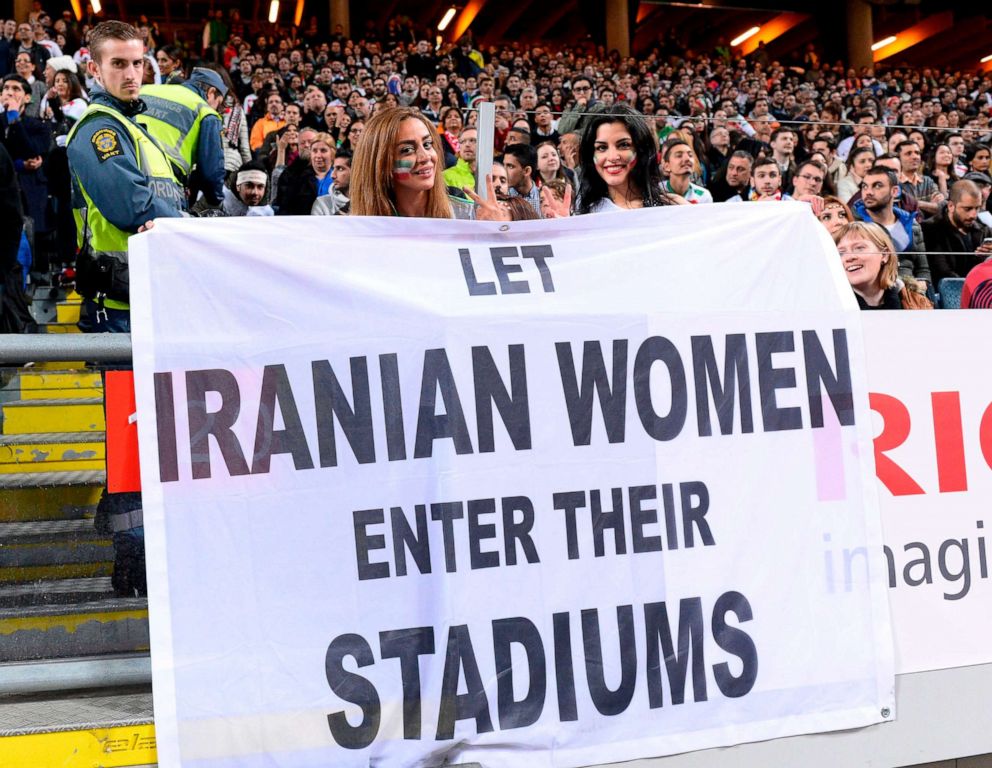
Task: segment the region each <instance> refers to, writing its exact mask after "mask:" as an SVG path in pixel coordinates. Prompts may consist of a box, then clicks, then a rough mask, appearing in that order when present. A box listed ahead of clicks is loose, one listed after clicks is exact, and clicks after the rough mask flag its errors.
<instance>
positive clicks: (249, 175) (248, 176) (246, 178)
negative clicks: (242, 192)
mask: <svg viewBox="0 0 992 768" xmlns="http://www.w3.org/2000/svg"><path fill="white" fill-rule="evenodd" d="M268 180H269V177H268V176H266V175H265V171H238V184H237V186H239V187H240V186H241V185H242V184H247V183H248V182H254V183H255V184H265V183H267V182H268Z"/></svg>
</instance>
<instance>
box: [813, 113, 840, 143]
mask: <svg viewBox="0 0 992 768" xmlns="http://www.w3.org/2000/svg"><path fill="white" fill-rule="evenodd" d="M820 111H821V112H822V111H823V110H820ZM818 141H825V142H827V146H828V147H830V148H831V149H837V141H836V140H835V139H834V137H833V136H832V135H831V134H829V133H827V132H826V131H823V132H822V133H818V134H816V136H814V137H813V142H812V143H814V144H815V143H816V142H818Z"/></svg>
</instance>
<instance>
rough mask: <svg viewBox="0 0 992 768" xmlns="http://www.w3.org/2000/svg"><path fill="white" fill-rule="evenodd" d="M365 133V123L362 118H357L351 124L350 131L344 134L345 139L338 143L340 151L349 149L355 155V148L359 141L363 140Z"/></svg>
mask: <svg viewBox="0 0 992 768" xmlns="http://www.w3.org/2000/svg"><path fill="white" fill-rule="evenodd" d="M364 131H365V121H364V120H362V119H361V118H357V119H355V120H353V121H352V122H351V125H349V126H348V131H347V132H346V133H344V134H342V135H343V136H344V138H342V139H340V140H339V141H338V143H337V147H338V149H347V150H348V151H349V152H351V153H352V154H354V153H355V146H356V145H357V144H358V140H359V139H360V138H362V133H363V132H364Z"/></svg>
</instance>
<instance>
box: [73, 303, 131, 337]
mask: <svg viewBox="0 0 992 768" xmlns="http://www.w3.org/2000/svg"><path fill="white" fill-rule="evenodd" d="M79 330H81V331H82V332H83V333H130V332H131V312H130V311H129V310H126V309H100V305H99V304H97V303H96V302H95V301H93V299H83V308H82V311H81V312H80V313H79Z"/></svg>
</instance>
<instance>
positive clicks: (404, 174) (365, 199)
mask: <svg viewBox="0 0 992 768" xmlns="http://www.w3.org/2000/svg"><path fill="white" fill-rule="evenodd" d="M439 147H440V141H439V139H438V135H437V130H436V129H435V128H434V124H433V123H432V122H431V121H430V120H428V119H427V118H426V117H424V115H423V114H421V113H420V112H419V111H417V110H416V109H412V108H410V107H394V108H392V109H386V110H384V111H382V112H376V114H375V115H373V116H372V117H371V118H370V119H369V121H368V123H367V124H366V126H365V131H364V133H363V134H362V140H361V141H360V142H358V146H357V148H356V149H355V156H354V159H353V161H352V174H351V192H352V195H351V213H352V215H353V216H419V217H423V218H429V219H450V218H453V217H454V213H453V211H452V204H451V201H450V199H449V197H448V190H447V187H446V186H445V183H444V177H443V176H442V172H443V171H444V167H443V161H442V160H441V154H440V149H439ZM488 183H489V195H488V197H487V199H486V200H482V199H481V198H479V197H478V196H477V195H475V193H473V192H471V191H470V190H465V192H466V194H468V195H469V197H471V198H472V200H473V202H474V203H475V208H474V211H473V210H469V211H468V214H467V215H468V217H469V218H476V219H480V220H504V221H505V220H508V219H509V215H508V214H507V213H506V211H505V210H504V209H503V208H502V207H501V206H499V205H498V203H497V202H496V194H495V192H494V191H493V189H492V180H491V178H490V179H488ZM473 213H474V216H473ZM459 218H461V217H459Z"/></svg>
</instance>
